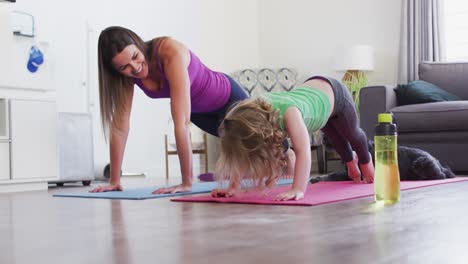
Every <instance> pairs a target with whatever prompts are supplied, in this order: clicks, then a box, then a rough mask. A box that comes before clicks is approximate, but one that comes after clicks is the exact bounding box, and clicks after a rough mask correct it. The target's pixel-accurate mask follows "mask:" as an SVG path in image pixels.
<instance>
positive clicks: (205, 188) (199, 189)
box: [53, 179, 292, 200]
mask: <svg viewBox="0 0 468 264" xmlns="http://www.w3.org/2000/svg"><path fill="white" fill-rule="evenodd" d="M291 183H292V179H280V180H279V181H278V185H286V184H291ZM162 187H166V186H160V187H157V186H153V187H145V188H133V189H124V190H123V191H121V192H120V191H119V192H101V193H90V192H84V193H83V192H82V193H60V194H54V195H53V196H54V197H71V198H96V199H122V200H145V199H156V198H163V197H171V196H182V195H190V194H198V193H208V192H211V190H213V189H215V188H218V187H219V185H218V183H217V182H202V183H195V184H193V185H192V191H190V192H180V193H167V194H151V192H153V191H154V190H156V189H158V188H162Z"/></svg>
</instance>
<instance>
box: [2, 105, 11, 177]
mask: <svg viewBox="0 0 468 264" xmlns="http://www.w3.org/2000/svg"><path fill="white" fill-rule="evenodd" d="M8 123H9V121H8V100H6V99H4V98H0V181H3V180H9V179H10V136H9V133H8V131H9V128H8Z"/></svg>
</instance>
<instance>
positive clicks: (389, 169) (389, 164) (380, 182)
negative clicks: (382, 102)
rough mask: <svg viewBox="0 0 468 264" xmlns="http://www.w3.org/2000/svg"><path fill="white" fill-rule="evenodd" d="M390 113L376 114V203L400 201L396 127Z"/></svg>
mask: <svg viewBox="0 0 468 264" xmlns="http://www.w3.org/2000/svg"><path fill="white" fill-rule="evenodd" d="M392 117H393V116H392V114H390V113H382V114H379V115H378V121H379V123H378V124H377V126H376V127H375V137H374V143H375V174H374V199H375V201H376V202H377V203H384V204H394V203H396V202H398V201H400V172H399V170H398V149H397V127H396V124H394V123H393V122H392Z"/></svg>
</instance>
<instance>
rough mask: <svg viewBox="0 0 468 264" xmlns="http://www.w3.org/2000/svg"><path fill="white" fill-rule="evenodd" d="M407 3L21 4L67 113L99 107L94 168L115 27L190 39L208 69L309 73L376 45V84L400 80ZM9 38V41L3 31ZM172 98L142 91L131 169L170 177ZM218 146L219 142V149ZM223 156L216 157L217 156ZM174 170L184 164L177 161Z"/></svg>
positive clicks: (104, 156) (55, 0)
mask: <svg viewBox="0 0 468 264" xmlns="http://www.w3.org/2000/svg"><path fill="white" fill-rule="evenodd" d="M400 2H401V0H400V1H395V0H392V1H388V0H353V1H342V0H329V1H319V0H151V1H149V0H132V1H127V0H125V1H124V0H100V1H91V0H84V1H62V0H41V1H36V0H21V1H18V2H17V3H15V4H12V6H13V9H16V10H22V11H26V12H29V13H32V14H33V15H34V16H35V17H36V24H37V34H38V39H40V40H43V41H47V42H48V43H49V47H50V49H52V51H51V52H52V53H53V55H54V58H55V61H54V67H53V81H52V85H53V88H54V89H56V94H57V101H58V107H59V111H62V112H86V111H88V109H89V111H91V112H92V113H93V115H94V124H95V131H94V135H95V155H94V156H95V161H96V165H97V166H96V171H97V172H100V171H101V169H102V167H103V166H104V165H105V164H106V163H107V162H108V151H107V148H108V147H107V146H106V145H105V143H104V141H103V138H102V132H101V127H100V120H99V115H98V111H99V110H98V109H99V99H98V96H97V94H98V93H97V90H98V88H97V70H96V43H97V36H98V34H99V32H100V31H101V30H102V29H103V28H105V27H107V26H110V25H121V26H125V27H128V28H131V29H133V30H134V31H135V32H137V33H138V34H140V35H141V36H142V37H143V38H144V39H150V38H153V37H156V36H161V35H169V36H172V37H174V38H176V39H178V40H180V41H182V42H183V43H185V44H186V45H187V46H188V47H189V48H190V49H191V50H192V51H194V52H195V53H196V54H198V55H199V57H200V58H201V59H202V60H203V61H204V62H205V64H207V65H208V66H209V67H211V68H213V69H215V70H219V71H223V72H227V73H229V72H233V71H236V70H238V69H242V68H248V67H254V68H255V67H259V66H271V67H275V66H289V67H292V68H296V69H298V70H299V73H300V74H301V76H302V77H306V76H307V75H310V74H328V75H331V76H335V77H338V78H339V77H340V73H337V72H335V71H334V69H333V67H332V59H333V54H334V53H335V51H336V49H337V48H339V47H340V46H349V45H353V44H370V45H372V46H374V49H375V53H376V54H375V57H376V62H375V71H374V72H372V73H371V74H370V76H369V77H370V82H371V83H379V84H380V83H394V82H395V81H396V67H397V54H398V38H399V36H398V34H399V16H400V5H401V3H400ZM0 40H1V39H0ZM169 117H170V115H169V105H168V101H167V100H157V101H156V100H151V99H148V98H147V97H145V96H144V95H143V94H142V93H141V92H140V91H138V92H137V93H136V97H135V102H134V109H133V112H132V121H131V122H132V123H131V127H132V128H131V132H130V137H129V140H128V146H127V151H126V155H125V160H124V167H123V170H124V171H128V172H146V173H148V175H149V176H150V177H163V176H164V170H165V163H164V133H165V132H167V130H168V129H167V123H168V120H169ZM211 148H213V147H211ZM215 157H216V155H212V156H211V160H210V163H211V164H213V163H214V158H215ZM172 163H173V165H174V166H172V167H171V171H178V166H177V161H176V160H175V159H174V160H173V162H172Z"/></svg>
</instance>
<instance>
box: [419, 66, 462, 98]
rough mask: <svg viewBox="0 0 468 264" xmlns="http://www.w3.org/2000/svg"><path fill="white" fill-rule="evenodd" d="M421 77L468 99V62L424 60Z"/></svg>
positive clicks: (420, 67) (420, 70)
mask: <svg viewBox="0 0 468 264" xmlns="http://www.w3.org/2000/svg"><path fill="white" fill-rule="evenodd" d="M419 79H420V80H424V81H426V82H430V83H433V84H435V85H437V86H439V87H440V88H442V89H444V90H445V91H447V92H450V93H452V94H455V95H458V96H460V97H461V98H463V99H465V100H468V62H447V63H444V62H422V63H420V64H419Z"/></svg>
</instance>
